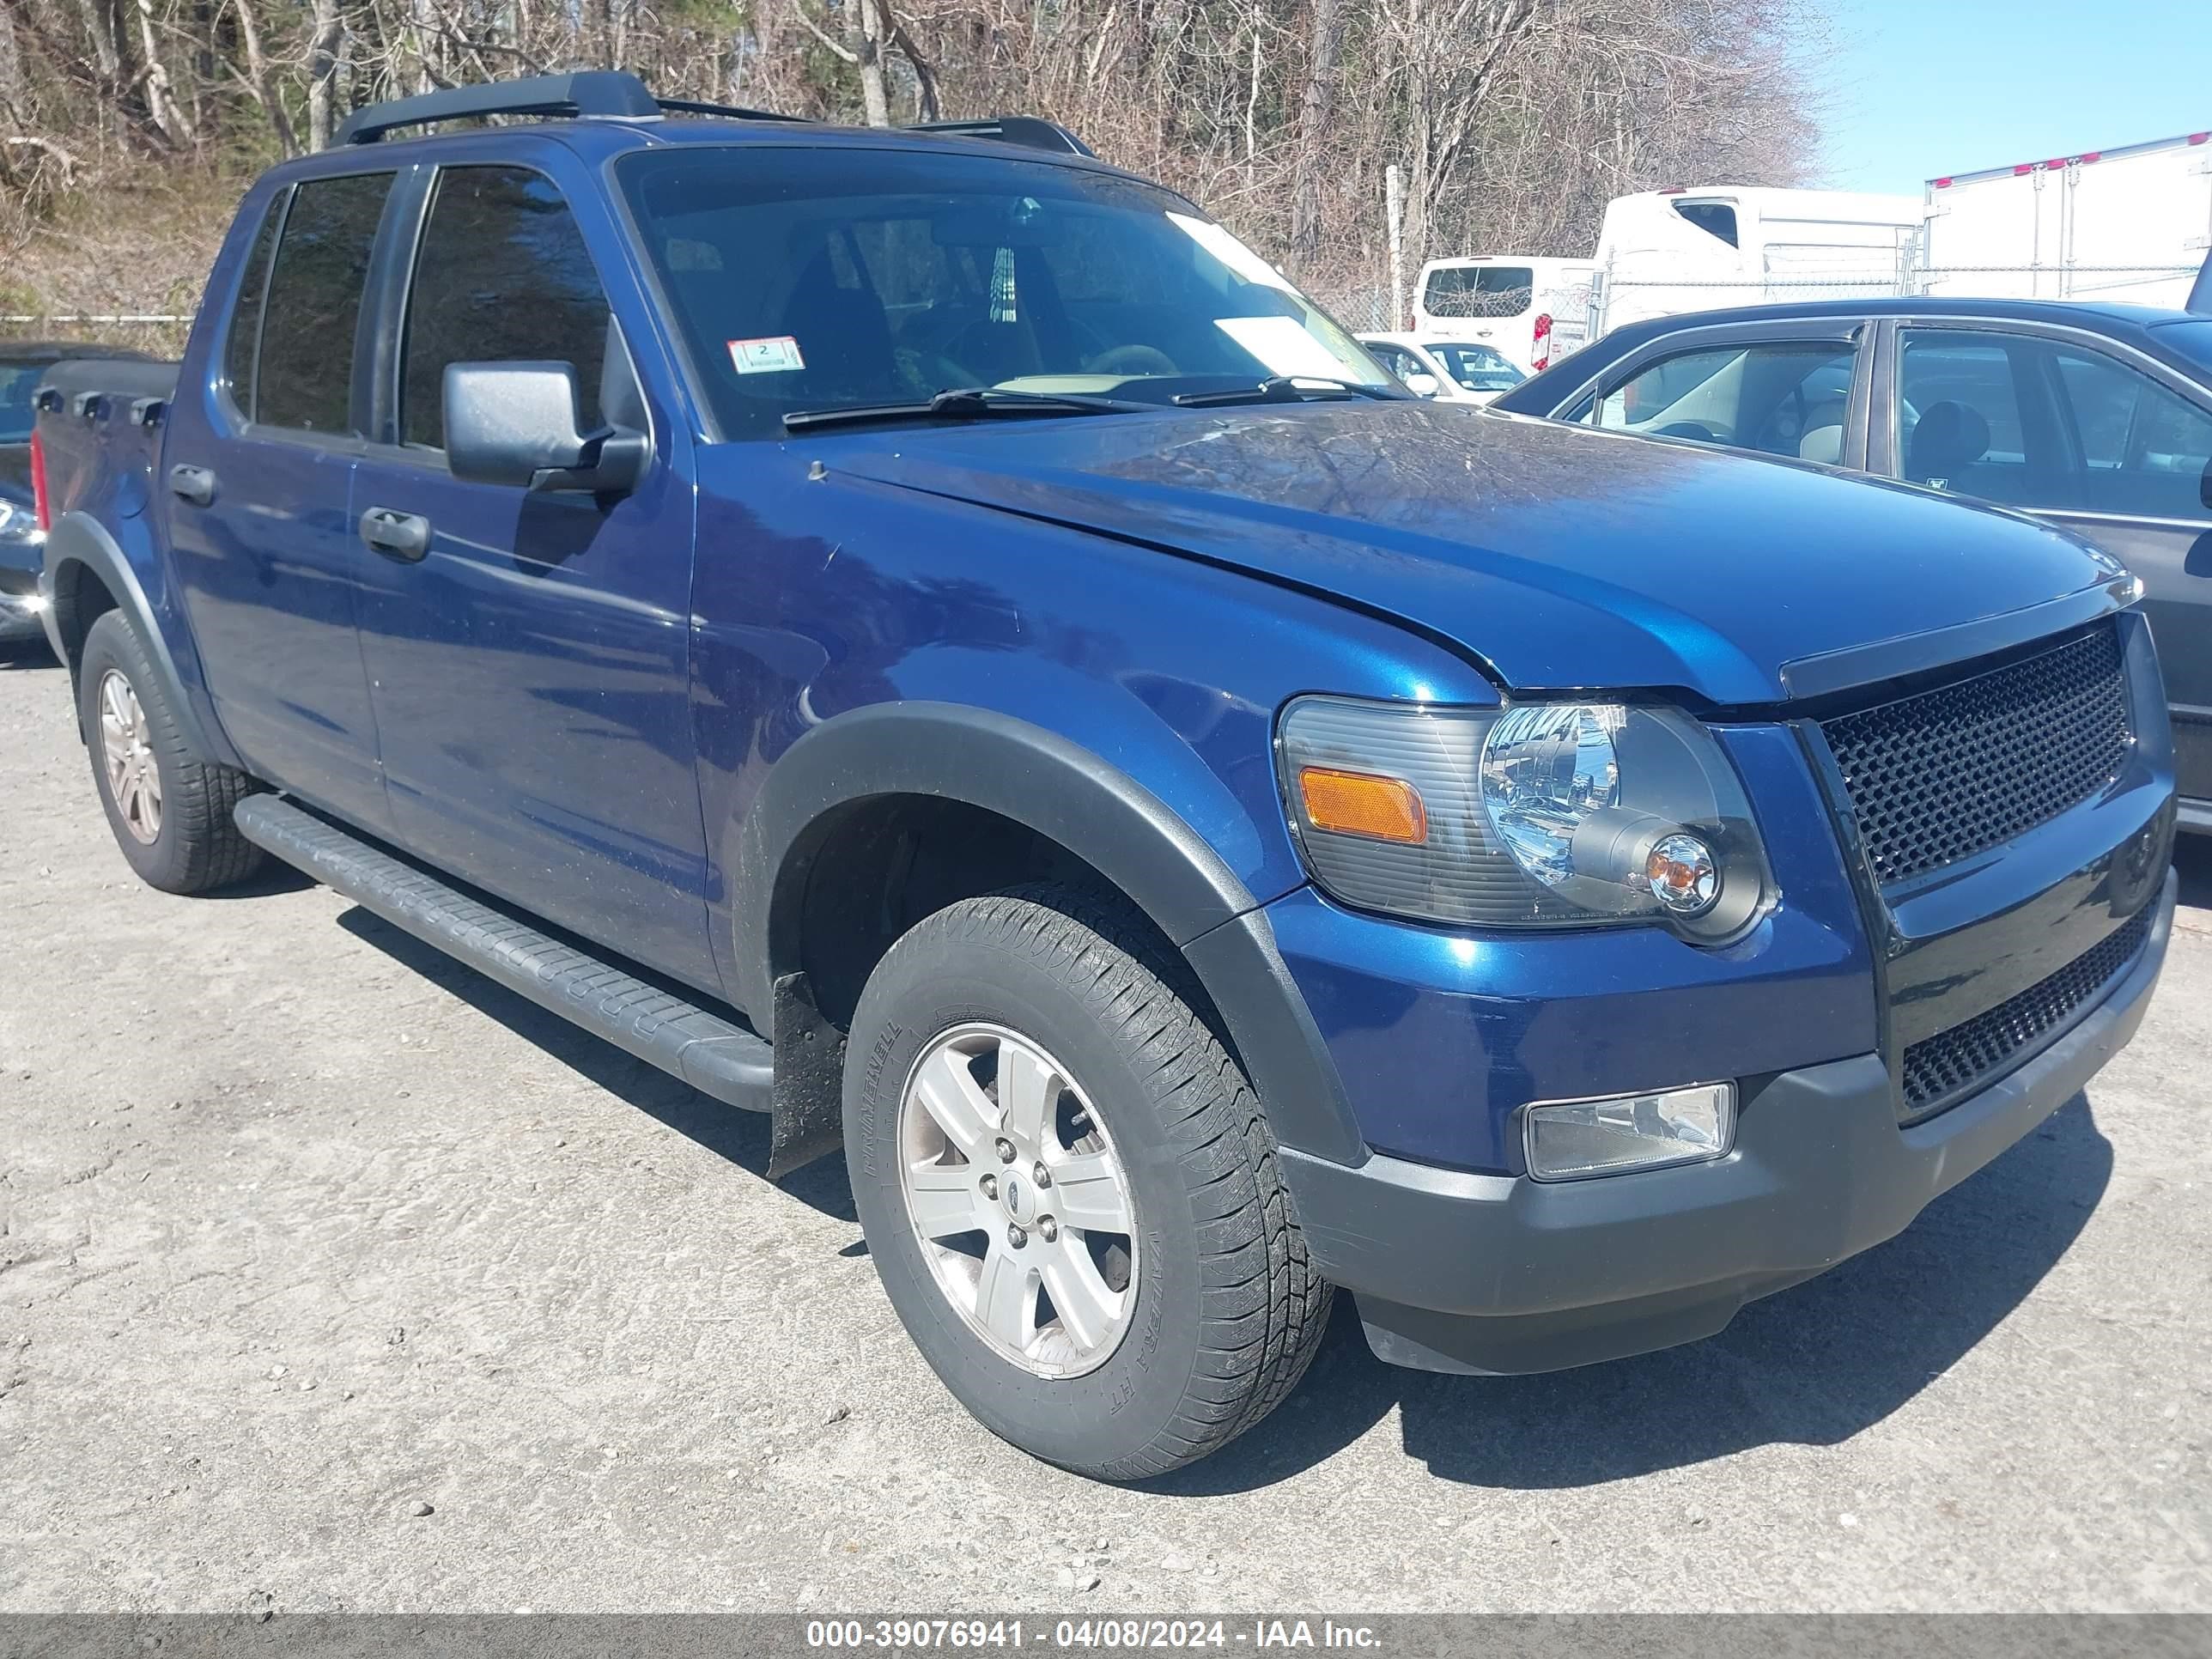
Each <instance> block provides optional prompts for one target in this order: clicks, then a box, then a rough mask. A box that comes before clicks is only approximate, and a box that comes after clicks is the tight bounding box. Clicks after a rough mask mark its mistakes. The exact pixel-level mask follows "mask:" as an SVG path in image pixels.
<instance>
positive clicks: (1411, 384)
mask: <svg viewBox="0 0 2212 1659" xmlns="http://www.w3.org/2000/svg"><path fill="white" fill-rule="evenodd" d="M1406 390H1407V391H1408V392H1412V393H1413V395H1414V396H1415V397H1416V398H1433V397H1435V396H1436V395H1437V390H1438V388H1437V377H1436V376H1435V375H1433V374H1408V375H1407V377H1406Z"/></svg>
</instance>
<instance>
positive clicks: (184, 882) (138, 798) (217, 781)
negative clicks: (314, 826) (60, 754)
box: [77, 611, 263, 893]
mask: <svg viewBox="0 0 2212 1659" xmlns="http://www.w3.org/2000/svg"><path fill="white" fill-rule="evenodd" d="M77 698H78V708H77V714H78V718H79V720H81V722H82V725H83V727H84V740H85V746H86V748H87V749H88V750H90V751H91V756H92V773H93V781H94V785H95V787H97V788H98V789H99V791H100V805H102V806H104V807H106V809H107V823H108V828H109V829H112V830H113V831H114V832H115V844H116V845H117V846H118V847H119V848H122V849H123V856H124V858H125V860H128V861H129V863H130V866H131V868H132V869H133V870H135V871H137V873H138V877H139V878H140V879H141V880H143V881H144V882H145V883H146V884H148V885H149V886H151V887H158V888H160V889H161V890H162V891H163V892H165V893H204V892H206V891H208V890H210V889H213V888H216V887H225V886H228V885H229V884H231V883H233V882H235V881H241V880H243V879H244V878H246V877H247V876H249V875H252V873H253V872H254V871H255V870H257V869H258V868H259V867H260V866H261V862H262V857H263V854H262V851H261V849H260V848H258V847H256V846H255V845H254V844H253V843H252V842H250V841H248V840H246V837H245V836H241V835H240V834H239V833H238V826H237V825H236V824H234V823H232V822H231V816H230V815H231V811H232V809H233V808H234V807H235V806H236V805H238V803H239V802H240V800H241V799H244V798H245V797H246V795H248V794H250V793H252V791H253V790H254V788H255V787H257V786H256V785H255V783H254V782H253V781H252V779H251V778H249V777H247V776H246V775H245V774H244V773H243V772H239V771H236V770H234V769H232V768H230V767H228V766H222V765H219V764H217V763H215V762H213V761H209V760H204V759H203V758H201V757H199V756H197V755H196V754H194V753H193V752H192V750H191V745H190V744H187V743H186V742H185V738H184V733H183V732H182V731H181V730H180V729H179V726H178V724H177V716H176V711H175V710H174V709H173V708H171V707H170V705H169V699H168V696H167V692H165V691H164V690H163V689H162V686H161V678H160V676H158V675H157V674H156V673H155V671H154V665H153V661H152V659H151V657H150V656H149V653H148V652H147V649H146V646H145V642H144V641H142V640H140V639H139V637H138V635H137V634H136V633H135V632H133V631H132V629H131V624H130V623H128V622H126V621H125V620H124V617H123V613H122V612H120V611H105V612H103V613H102V614H101V615H100V617H97V618H96V619H95V620H94V623H93V624H92V626H91V628H89V629H87V630H86V633H85V636H84V652H83V655H82V659H81V660H80V662H79V664H78V668H77Z"/></svg>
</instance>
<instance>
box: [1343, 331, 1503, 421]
mask: <svg viewBox="0 0 2212 1659" xmlns="http://www.w3.org/2000/svg"><path fill="white" fill-rule="evenodd" d="M1359 343H1360V344H1362V345H1364V346H1365V347H1366V348H1367V355H1368V356H1370V357H1372V358H1374V359H1375V361H1376V362H1378V363H1380V364H1382V365H1383V368H1387V369H1389V371H1390V372H1391V374H1395V375H1396V376H1397V377H1398V380H1399V383H1400V384H1401V385H1402V386H1404V387H1405V388H1406V389H1407V391H1408V392H1412V393H1413V395H1414V396H1415V397H1417V398H1430V399H1432V400H1433V401H1435V402H1437V403H1443V404H1474V405H1477V406H1480V405H1481V404H1486V403H1488V402H1489V401H1490V400H1491V399H1492V398H1495V397H1496V396H1497V395H1498V393H1499V392H1509V391H1510V390H1512V388H1513V387H1515V386H1519V385H1520V384H1521V382H1522V381H1523V380H1527V379H1528V376H1527V375H1526V374H1522V372H1521V371H1520V370H1519V369H1518V368H1515V367H1514V366H1513V365H1512V364H1511V363H1510V362H1507V361H1506V359H1505V356H1504V354H1503V353H1502V352H1499V351H1497V350H1495V349H1492V348H1491V347H1489V346H1486V345H1474V344H1472V343H1469V342H1468V341H1466V340H1438V339H1430V338H1425V337H1422V336H1420V335H1419V334H1383V333H1375V334H1362V335H1361V336H1360V337H1359Z"/></svg>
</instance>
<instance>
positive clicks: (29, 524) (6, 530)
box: [0, 501, 46, 547]
mask: <svg viewBox="0 0 2212 1659" xmlns="http://www.w3.org/2000/svg"><path fill="white" fill-rule="evenodd" d="M44 540H46V532H43V531H42V530H40V528H39V520H38V515H37V514H35V513H33V512H32V511H31V509H30V508H29V507H18V506H17V505H16V504H15V502H13V501H0V542H15V543H19V544H23V545H26V546H31V547H35V546H37V545H38V544H40V542H43V541H44Z"/></svg>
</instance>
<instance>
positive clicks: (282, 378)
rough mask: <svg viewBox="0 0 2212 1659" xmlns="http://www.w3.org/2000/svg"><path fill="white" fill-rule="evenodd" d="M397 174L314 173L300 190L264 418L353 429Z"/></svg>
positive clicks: (273, 330) (287, 244) (258, 412)
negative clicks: (358, 346) (369, 290)
mask: <svg viewBox="0 0 2212 1659" xmlns="http://www.w3.org/2000/svg"><path fill="white" fill-rule="evenodd" d="M391 188H392V174H391V173H349V174H347V175H346V176H344V177H343V178H338V179H308V180H307V182H306V183H304V184H302V185H298V186H297V187H296V188H295V190H294V191H293V197H292V210H291V211H290V212H289V213H288V214H287V215H286V216H285V218H284V231H283V237H282V238H281V240H279V241H278V243H277V245H276V265H275V267H274V268H273V269H272V270H270V276H269V295H268V301H267V303H266V305H265V307H264V312H263V316H262V319H261V349H260V353H259V358H258V362H257V363H256V365H255V368H254V373H253V379H252V386H253V392H252V400H251V402H250V403H249V404H247V405H246V406H247V407H248V408H249V409H250V410H252V418H253V420H254V421H255V422H256V423H257V424H258V425H262V426H273V427H284V428H290V429H292V430H295V431H300V432H325V433H335V432H349V431H351V430H352V429H353V416H352V408H353V347H354V335H355V332H356V329H357V328H358V326H359V325H360V322H361V298H362V289H364V288H365V287H366V286H367V284H368V261H369V254H370V252H371V251H372V250H373V249H374V246H375V244H376V225H377V221H378V219H379V218H380V217H381V216H382V215H383V212H384V198H385V197H386V195H387V194H388V193H389V192H390V191H391Z"/></svg>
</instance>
